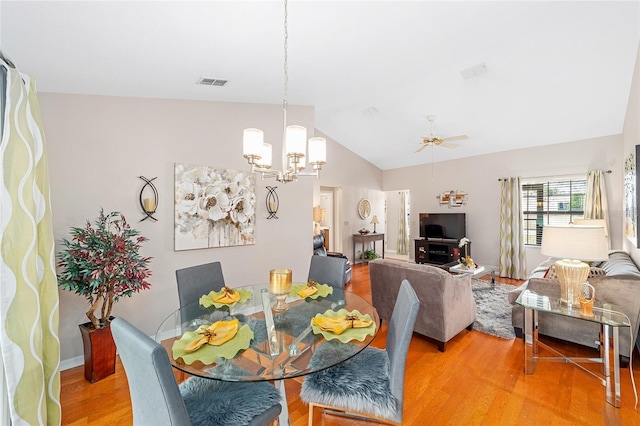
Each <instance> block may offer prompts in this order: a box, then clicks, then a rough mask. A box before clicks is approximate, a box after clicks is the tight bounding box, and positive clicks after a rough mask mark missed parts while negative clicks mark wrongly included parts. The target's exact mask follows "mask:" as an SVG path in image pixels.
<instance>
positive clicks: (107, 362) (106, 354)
mask: <svg viewBox="0 0 640 426" xmlns="http://www.w3.org/2000/svg"><path fill="white" fill-rule="evenodd" d="M79 327H80V334H81V335H82V346H83V347H84V378H85V379H87V381H89V382H91V383H95V382H97V381H98V380H102V379H104V378H105V377H107V376H110V375H112V374H114V373H115V372H116V344H115V342H114V341H113V336H111V325H108V326H106V327H102V328H99V329H97V330H96V329H95V328H93V324H91V323H90V322H87V323H84V324H80V325H79Z"/></svg>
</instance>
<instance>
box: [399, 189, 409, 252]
mask: <svg viewBox="0 0 640 426" xmlns="http://www.w3.org/2000/svg"><path fill="white" fill-rule="evenodd" d="M408 228H409V226H408V224H407V192H406V191H401V192H400V217H399V218H398V243H397V248H396V253H398V254H409V230H408Z"/></svg>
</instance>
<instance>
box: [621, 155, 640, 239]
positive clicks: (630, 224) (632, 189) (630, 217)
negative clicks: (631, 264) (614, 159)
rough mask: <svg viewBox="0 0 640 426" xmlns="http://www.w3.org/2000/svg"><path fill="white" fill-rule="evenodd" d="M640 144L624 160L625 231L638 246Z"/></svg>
mask: <svg viewBox="0 0 640 426" xmlns="http://www.w3.org/2000/svg"><path fill="white" fill-rule="evenodd" d="M639 148H640V145H637V146H636V147H635V150H634V152H632V153H631V154H629V156H628V157H627V158H626V159H625V161H624V233H625V235H626V237H627V238H629V239H630V240H631V241H632V242H633V244H634V245H635V246H636V247H637V246H638V229H637V227H638V209H637V203H638V199H637V190H638V187H637V186H638V185H637V180H638V176H637V167H636V166H637V165H636V162H637V160H638V158H637V156H638V151H639Z"/></svg>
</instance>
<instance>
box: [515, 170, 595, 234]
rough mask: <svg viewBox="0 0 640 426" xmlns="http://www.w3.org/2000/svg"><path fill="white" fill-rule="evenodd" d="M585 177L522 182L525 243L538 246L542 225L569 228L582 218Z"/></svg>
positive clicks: (585, 188)
mask: <svg viewBox="0 0 640 426" xmlns="http://www.w3.org/2000/svg"><path fill="white" fill-rule="evenodd" d="M586 192H587V179H586V176H562V177H546V178H536V179H526V180H522V181H521V193H522V221H523V229H524V243H525V244H526V245H536V246H539V245H540V244H541V243H542V229H543V228H544V226H545V225H568V224H570V223H571V222H573V220H574V219H582V218H584V199H585V194H586Z"/></svg>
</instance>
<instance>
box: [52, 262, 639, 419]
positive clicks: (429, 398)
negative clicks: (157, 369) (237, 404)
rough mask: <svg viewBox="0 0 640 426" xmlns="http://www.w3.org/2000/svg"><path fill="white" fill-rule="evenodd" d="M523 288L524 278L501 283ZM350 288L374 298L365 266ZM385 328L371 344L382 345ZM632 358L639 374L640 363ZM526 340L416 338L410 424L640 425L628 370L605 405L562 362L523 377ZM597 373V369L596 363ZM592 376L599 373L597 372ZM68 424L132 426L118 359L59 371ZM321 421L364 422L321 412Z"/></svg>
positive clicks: (592, 386) (574, 350)
mask: <svg viewBox="0 0 640 426" xmlns="http://www.w3.org/2000/svg"><path fill="white" fill-rule="evenodd" d="M498 281H499V282H503V283H508V284H514V285H515V284H519V283H520V281H517V280H508V279H502V278H499V279H498ZM347 290H349V291H353V292H355V293H358V294H360V295H362V296H363V297H365V298H368V299H369V300H370V298H371V290H370V287H369V269H368V266H367V265H355V266H354V267H353V279H352V281H351V284H350V285H349V287H347ZM385 338H386V326H385V325H383V327H382V328H381V330H380V333H379V334H378V336H377V337H376V340H375V341H374V346H378V347H384V341H385ZM549 343H550V344H551V345H553V346H554V347H556V348H559V349H561V350H563V351H565V352H566V353H567V354H581V355H589V356H597V353H596V352H595V350H589V349H586V348H583V347H578V346H577V345H571V344H566V343H563V342H559V341H550V342H549ZM637 357H638V354H637V352H636V353H634V360H633V366H634V369H633V371H634V377H635V380H636V382H640V373H638V372H637V371H636V370H638V369H640V362H638V361H637V359H635V358H637ZM523 358H524V354H523V343H522V341H521V340H518V339H515V340H502V339H499V338H496V337H492V336H488V335H486V334H482V333H480V332H477V331H466V330H464V331H462V332H461V333H460V334H459V335H458V336H456V337H455V338H453V339H452V340H451V341H450V342H448V343H447V350H446V352H444V353H441V352H438V350H437V347H436V345H435V344H434V343H433V342H431V341H430V340H429V339H426V338H423V337H421V336H419V335H414V337H413V340H412V341H411V346H410V348H409V354H408V357H407V366H406V371H407V372H406V378H405V402H404V424H406V425H424V424H430V425H640V411H635V410H634V403H635V402H634V394H633V389H632V385H631V378H630V375H629V369H628V368H625V369H622V370H621V383H622V407H621V408H614V407H613V406H611V405H609V404H607V403H606V402H605V395H604V387H603V386H602V385H601V384H600V382H599V381H598V380H597V379H595V378H594V377H592V376H590V375H588V374H587V373H585V372H583V371H581V370H580V369H578V368H576V367H574V366H572V365H570V364H564V363H551V362H549V363H540V364H539V365H538V366H537V368H536V372H535V374H533V375H525V374H523ZM592 368H594V369H595V368H596V366H595V365H594V366H593V367H592ZM594 371H595V370H594ZM61 376H62V383H61V385H62V394H61V402H62V424H63V425H97V426H101V425H127V424H131V423H132V415H131V403H130V400H129V389H128V384H127V379H126V375H125V373H124V369H123V368H122V364H120V362H119V361H118V365H117V367H116V374H115V375H113V376H110V377H108V378H106V379H103V380H101V381H99V382H97V383H93V384H91V383H89V382H87V381H85V380H84V376H83V368H82V367H76V368H73V369H69V370H66V371H63V372H62V374H61ZM286 388H287V395H288V398H289V413H290V417H291V424H292V425H294V426H303V425H306V424H307V413H308V409H307V406H306V405H304V403H303V402H302V401H301V400H300V399H299V397H298V395H299V392H300V382H298V381H295V380H287V382H286ZM315 422H317V424H325V425H327V426H329V425H360V424H370V423H367V422H363V421H353V420H346V419H344V418H339V417H333V416H330V415H324V416H321V415H320V413H319V410H318V412H317V413H316V419H315Z"/></svg>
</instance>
